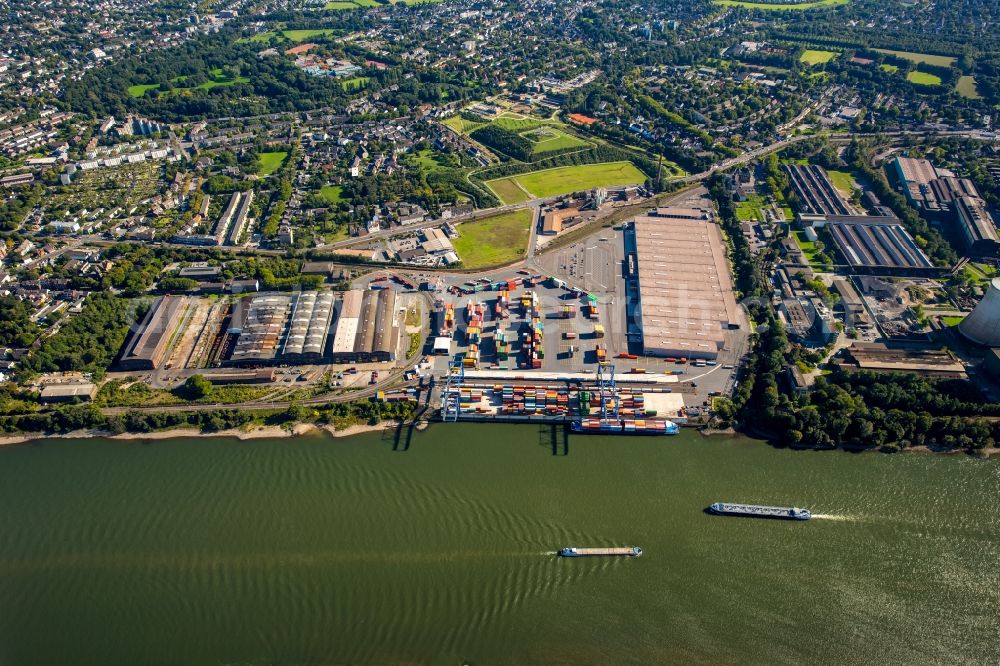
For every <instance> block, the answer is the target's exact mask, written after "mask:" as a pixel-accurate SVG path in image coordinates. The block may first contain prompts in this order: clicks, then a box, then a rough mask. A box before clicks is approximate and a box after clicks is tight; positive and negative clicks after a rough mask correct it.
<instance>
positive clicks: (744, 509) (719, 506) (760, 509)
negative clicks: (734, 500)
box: [708, 502, 812, 520]
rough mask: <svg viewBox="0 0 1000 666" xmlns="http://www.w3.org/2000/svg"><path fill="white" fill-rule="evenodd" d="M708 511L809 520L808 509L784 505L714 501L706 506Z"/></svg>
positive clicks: (716, 513)
mask: <svg viewBox="0 0 1000 666" xmlns="http://www.w3.org/2000/svg"><path fill="white" fill-rule="evenodd" d="M708 512H709V513H713V514H715V515H717V516H743V517H746V518H775V519H778V520H809V519H810V518H812V512H811V511H809V509H800V508H798V507H794V506H792V507H786V506H760V505H757V504H729V503H727V502H716V503H715V504H712V505H711V506H709V507H708Z"/></svg>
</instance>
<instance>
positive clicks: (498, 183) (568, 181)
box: [486, 162, 646, 204]
mask: <svg viewBox="0 0 1000 666" xmlns="http://www.w3.org/2000/svg"><path fill="white" fill-rule="evenodd" d="M645 180H646V175H645V174H644V173H643V172H641V171H639V169H637V168H635V165H633V164H632V163H631V162H604V163H602V164H581V165H579V166H566V167H556V168H554V169H543V170H542V171H531V172H529V173H523V174H521V175H519V176H508V177H507V178H497V179H495V180H490V181H487V183H486V185H488V186H489V188H490V189H492V190H493V191H494V192H496V193H497V196H499V197H500V199H501V200H503V202H504V203H505V204H510V203H517V202H519V201H528V200H529V199H532V198H542V197H554V196H557V195H560V194H569V193H571V192H581V191H583V190H589V189H591V188H594V187H614V186H618V185H637V184H640V183H643V182H645ZM518 185H520V186H521V187H522V188H524V189H525V190H527V192H528V193H530V194H531V196H530V197H529V196H526V195H525V193H524V192H522V191H521V190H520V189H518V187H517V186H518Z"/></svg>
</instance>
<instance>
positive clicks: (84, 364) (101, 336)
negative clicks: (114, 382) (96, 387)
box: [21, 293, 141, 376]
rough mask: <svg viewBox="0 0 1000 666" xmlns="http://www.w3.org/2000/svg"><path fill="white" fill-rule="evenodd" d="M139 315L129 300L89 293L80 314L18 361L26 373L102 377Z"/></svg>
mask: <svg viewBox="0 0 1000 666" xmlns="http://www.w3.org/2000/svg"><path fill="white" fill-rule="evenodd" d="M140 314H141V312H139V311H137V308H136V304H135V303H133V302H132V301H130V300H128V299H125V298H121V297H119V296H116V295H115V294H110V293H96V294H91V295H90V296H89V297H88V298H87V300H86V302H85V303H84V306H83V311H82V312H80V314H78V315H76V316H75V317H72V318H71V319H69V320H67V321H66V323H65V325H64V326H62V327H61V328H60V329H59V330H58V331H56V333H55V334H53V335H51V336H50V337H47V338H45V339H43V340H42V343H41V346H40V347H39V348H38V349H37V350H35V351H34V352H33V353H32V354H31V355H30V356H28V357H27V358H26V359H24V360H23V361H22V362H21V369H22V371H23V372H27V373H38V372H68V371H77V372H90V373H94V375H96V376H101V375H103V374H104V372H105V371H106V370H107V368H108V366H109V365H111V362H112V361H113V360H114V357H115V354H117V353H118V350H119V349H121V346H122V345H123V344H124V343H125V338H126V336H127V335H128V332H129V330H130V326H131V325H132V324H133V323H135V322H136V321H138V319H139V315H140Z"/></svg>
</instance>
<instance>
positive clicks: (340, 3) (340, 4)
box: [323, 0, 358, 10]
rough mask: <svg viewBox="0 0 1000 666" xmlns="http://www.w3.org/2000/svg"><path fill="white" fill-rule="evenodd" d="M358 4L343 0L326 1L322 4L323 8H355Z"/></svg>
mask: <svg viewBox="0 0 1000 666" xmlns="http://www.w3.org/2000/svg"><path fill="white" fill-rule="evenodd" d="M357 8H358V6H357V5H356V4H354V3H353V2H345V1H344V0H335V1H334V2H328V3H326V4H325V5H323V9H335V10H339V9H357Z"/></svg>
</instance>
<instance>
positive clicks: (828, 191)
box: [784, 164, 857, 217]
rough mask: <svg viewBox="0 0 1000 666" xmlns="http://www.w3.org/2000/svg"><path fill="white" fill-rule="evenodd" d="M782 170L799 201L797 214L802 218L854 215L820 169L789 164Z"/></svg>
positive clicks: (812, 165)
mask: <svg viewBox="0 0 1000 666" xmlns="http://www.w3.org/2000/svg"><path fill="white" fill-rule="evenodd" d="M784 170H785V173H787V174H788V180H789V182H790V183H791V186H792V191H794V192H795V195H796V196H797V197H798V199H799V213H800V214H801V215H802V216H803V217H805V216H811V215H816V216H828V215H854V214H856V212H857V211H855V210H854V208H852V207H851V205H850V204H849V203H847V201H845V200H844V197H843V196H841V194H840V192H839V191H838V190H837V188H836V187H834V185H833V182H831V181H830V177H829V176H828V175H827V173H826V171H824V170H823V168H822V167H818V166H816V165H814V164H807V165H797V164H790V165H787V166H785V167H784Z"/></svg>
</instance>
